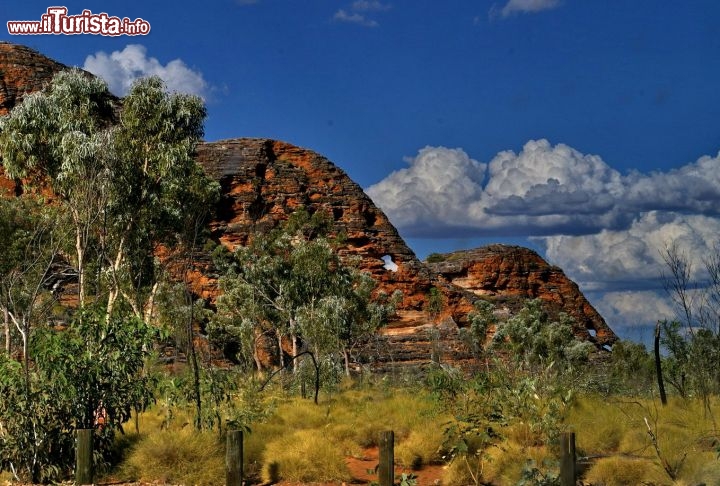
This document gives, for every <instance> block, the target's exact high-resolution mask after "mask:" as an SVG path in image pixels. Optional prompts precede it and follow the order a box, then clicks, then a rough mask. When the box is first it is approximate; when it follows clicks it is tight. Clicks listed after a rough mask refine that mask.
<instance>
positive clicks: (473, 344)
mask: <svg viewBox="0 0 720 486" xmlns="http://www.w3.org/2000/svg"><path fill="white" fill-rule="evenodd" d="M474 307H475V309H474V310H473V311H472V312H470V314H468V321H470V325H469V326H468V327H464V328H462V329H461V330H460V339H462V340H463V341H464V342H465V344H466V345H467V346H468V348H470V349H471V350H472V353H473V355H474V356H475V359H480V358H482V357H483V356H484V354H485V346H486V341H487V333H488V330H489V329H490V326H491V325H493V324H495V323H496V322H497V320H498V319H497V318H496V317H495V314H494V313H493V311H494V310H495V306H494V305H493V304H492V303H490V302H488V301H486V300H477V301H476V302H475V304H474Z"/></svg>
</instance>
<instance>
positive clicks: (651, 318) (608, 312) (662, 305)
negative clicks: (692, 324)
mask: <svg viewBox="0 0 720 486" xmlns="http://www.w3.org/2000/svg"><path fill="white" fill-rule="evenodd" d="M595 307H596V308H597V310H598V312H600V314H601V315H602V316H603V317H604V318H605V319H606V320H607V321H610V322H613V323H614V324H616V326H619V327H639V326H651V325H654V324H655V323H656V322H657V321H658V320H664V319H668V320H671V319H673V317H674V315H675V314H674V311H673V309H672V307H671V306H670V304H669V302H668V299H667V297H666V296H665V295H663V294H658V293H657V292H654V291H649V290H645V291H636V292H608V293H606V294H605V295H603V297H602V298H600V299H599V300H597V301H596V302H595Z"/></svg>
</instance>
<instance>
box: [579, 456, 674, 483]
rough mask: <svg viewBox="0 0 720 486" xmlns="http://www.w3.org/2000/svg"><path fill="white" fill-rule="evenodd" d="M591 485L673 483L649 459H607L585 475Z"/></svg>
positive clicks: (601, 460) (602, 460) (599, 461)
mask: <svg viewBox="0 0 720 486" xmlns="http://www.w3.org/2000/svg"><path fill="white" fill-rule="evenodd" d="M585 481H586V482H588V483H590V484H603V485H605V486H636V485H638V484H656V485H669V484H672V481H670V479H669V478H668V476H667V474H665V472H664V471H663V470H662V467H660V466H659V465H658V464H656V463H655V462H653V461H651V460H648V459H631V458H628V457H621V456H616V457H607V458H604V459H600V460H598V461H597V462H596V463H595V464H594V465H593V466H592V467H591V468H590V469H589V470H588V472H587V474H586V475H585Z"/></svg>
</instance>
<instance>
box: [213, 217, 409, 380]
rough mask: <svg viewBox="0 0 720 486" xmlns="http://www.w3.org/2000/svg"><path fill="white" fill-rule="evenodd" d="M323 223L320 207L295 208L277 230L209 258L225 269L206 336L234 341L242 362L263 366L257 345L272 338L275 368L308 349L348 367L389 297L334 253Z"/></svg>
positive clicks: (384, 312)
mask: <svg viewBox="0 0 720 486" xmlns="http://www.w3.org/2000/svg"><path fill="white" fill-rule="evenodd" d="M329 221H330V220H329V219H328V217H327V215H325V214H324V213H322V212H316V213H315V214H313V215H312V216H310V215H309V214H308V213H307V212H306V211H305V210H300V211H298V212H296V213H295V214H293V215H292V216H291V217H290V219H289V220H288V221H287V222H286V223H285V224H284V225H282V226H281V227H280V228H278V229H276V230H274V231H271V232H269V233H267V234H258V235H254V237H253V240H252V242H251V243H250V244H249V245H248V246H244V247H238V248H237V249H236V250H235V252H234V253H232V254H231V255H228V254H222V252H221V255H219V256H218V258H216V263H217V265H218V267H219V268H220V269H221V270H222V271H223V272H224V274H223V276H221V278H220V282H219V283H220V288H221V290H222V294H221V296H220V297H218V299H217V309H218V312H217V314H216V316H215V318H214V320H213V322H212V326H211V329H212V335H213V336H215V337H216V339H217V340H218V341H220V342H221V343H222V344H224V345H227V344H228V343H230V344H233V343H234V344H235V345H236V347H237V349H238V353H237V354H238V357H239V358H240V359H241V360H244V361H245V363H247V364H250V363H253V362H254V365H255V366H256V367H257V368H258V369H262V368H263V363H262V361H261V359H260V356H259V352H258V344H259V343H260V342H261V341H263V338H264V337H267V338H269V337H271V336H272V337H274V339H275V341H276V346H275V347H276V350H277V359H276V365H277V367H278V368H280V369H282V368H285V367H286V366H288V365H289V364H290V362H286V359H285V357H286V354H290V356H289V357H290V360H292V362H293V363H295V362H296V358H297V357H298V356H300V355H303V354H308V353H311V354H312V356H313V358H315V359H318V360H319V359H323V358H327V359H330V360H334V361H336V362H340V360H342V361H344V367H345V370H346V372H349V366H350V360H351V353H352V351H353V350H355V349H356V348H357V347H358V345H359V344H360V343H361V342H363V341H364V340H365V339H367V338H368V337H369V336H370V335H372V334H373V333H374V331H375V330H377V328H378V327H379V326H381V325H382V324H383V321H384V319H385V318H386V317H387V315H388V313H389V312H392V303H393V302H395V301H393V300H392V299H390V298H388V297H387V296H384V295H383V294H382V293H380V292H377V291H376V283H375V281H374V280H373V279H372V277H371V276H370V275H369V274H368V273H366V272H363V271H362V270H361V269H360V268H358V265H357V263H358V262H356V261H351V260H347V259H346V260H343V259H341V258H340V255H339V254H338V252H337V245H336V243H337V240H336V239H333V238H330V237H329V231H330V224H329ZM396 298H397V296H395V299H396ZM288 348H290V349H291V352H290V353H288V352H287V351H288ZM316 366H318V365H316ZM294 369H297V368H294Z"/></svg>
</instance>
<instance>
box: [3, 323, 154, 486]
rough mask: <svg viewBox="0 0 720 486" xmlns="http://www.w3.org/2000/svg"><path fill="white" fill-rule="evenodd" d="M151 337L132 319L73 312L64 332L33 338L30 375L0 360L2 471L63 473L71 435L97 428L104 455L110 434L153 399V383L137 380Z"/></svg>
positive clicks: (43, 475)
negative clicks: (84, 429)
mask: <svg viewBox="0 0 720 486" xmlns="http://www.w3.org/2000/svg"><path fill="white" fill-rule="evenodd" d="M155 337H156V330H155V329H154V328H152V327H150V326H148V325H146V324H144V323H143V322H142V321H138V320H137V319H134V318H132V317H126V318H121V317H120V316H119V315H116V316H115V317H114V318H113V320H111V321H110V322H107V321H106V320H105V319H104V316H103V314H102V312H97V311H95V312H93V310H92V309H86V310H83V311H79V313H78V314H77V315H76V316H75V319H73V321H72V322H71V323H70V325H69V326H68V328H67V329H65V330H63V331H53V330H48V329H43V330H41V331H39V332H37V333H36V334H35V336H34V337H33V339H32V342H31V346H32V352H33V355H34V356H35V362H34V366H33V368H32V369H31V370H25V369H23V366H22V365H21V364H20V363H17V362H15V361H13V360H11V359H9V358H7V357H6V356H5V355H3V356H2V358H1V359H0V368H1V373H0V376H2V380H1V381H0V388H1V389H0V422H2V424H3V428H2V430H1V431H0V449H1V450H2V467H3V469H5V470H11V471H13V474H16V475H17V476H18V477H20V478H23V479H27V480H33V481H48V480H51V479H57V478H59V477H62V476H64V475H66V474H68V473H69V471H71V469H72V463H73V458H74V442H73V441H74V431H75V430H76V429H78V428H95V427H96V426H97V425H98V415H99V414H102V415H103V416H104V419H103V425H102V427H100V428H98V430H97V432H96V443H97V446H96V450H97V451H98V452H99V453H100V454H101V455H107V454H108V453H109V450H110V445H111V442H112V437H113V434H114V433H115V431H118V430H122V424H123V423H124V422H126V421H127V420H128V419H129V418H130V414H131V412H132V411H133V410H141V409H143V408H145V407H146V406H147V405H148V404H149V403H150V402H151V400H152V387H153V379H152V377H150V376H147V375H146V374H144V373H143V369H144V358H145V354H146V352H145V351H144V350H145V349H147V348H148V347H149V346H151V344H152V342H153V340H154V338H155Z"/></svg>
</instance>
